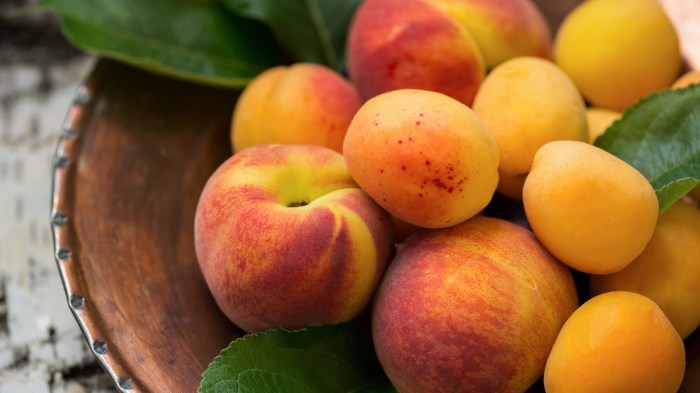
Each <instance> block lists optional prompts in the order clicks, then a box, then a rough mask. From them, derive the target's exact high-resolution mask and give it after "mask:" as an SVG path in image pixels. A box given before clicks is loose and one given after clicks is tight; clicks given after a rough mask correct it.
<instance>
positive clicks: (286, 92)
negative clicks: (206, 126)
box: [231, 63, 360, 152]
mask: <svg viewBox="0 0 700 393" xmlns="http://www.w3.org/2000/svg"><path fill="white" fill-rule="evenodd" d="M359 107H360V97H359V95H358V93H357V90H356V89H355V87H354V86H353V85H352V84H351V83H350V82H349V81H348V80H346V79H345V78H343V77H342V76H341V75H340V74H338V73H336V72H334V71H332V70H331V69H329V68H326V67H324V66H321V65H317V64H307V63H298V64H294V65H291V66H289V67H286V66H278V67H273V68H271V69H269V70H267V71H265V72H263V73H262V74H260V75H258V76H257V77H256V78H255V79H253V81H251V83H250V84H249V85H248V86H247V87H246V89H245V90H244V91H243V93H242V94H241V96H240V98H239V99H238V101H237V103H236V107H235V108H234V112H233V118H232V121H231V145H232V147H233V151H234V152H238V151H240V150H243V149H245V148H247V147H251V146H255V145H260V144H269V143H276V144H313V145H320V146H325V147H328V148H330V149H333V150H335V151H337V152H340V151H341V149H342V146H343V138H345V130H347V127H348V125H349V124H350V121H351V120H352V117H353V116H354V115H355V112H356V111H357V109H358V108H359Z"/></svg>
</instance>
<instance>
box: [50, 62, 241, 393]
mask: <svg viewBox="0 0 700 393" xmlns="http://www.w3.org/2000/svg"><path fill="white" fill-rule="evenodd" d="M234 94H235V93H234V92H231V91H226V90H218V89H214V88H208V87H202V86H197V85H193V84H187V83H183V82H178V81H174V80H171V79H167V78H162V77H157V76H154V75H151V74H148V73H145V72H142V71H138V70H136V69H133V68H130V67H127V66H124V65H121V64H118V63H114V62H111V61H105V60H101V61H99V62H98V64H97V65H96V67H95V69H94V70H93V71H92V73H91V74H90V76H89V77H88V79H87V80H86V82H85V84H84V85H83V86H82V87H81V88H80V89H79V90H78V93H77V95H76V98H75V102H74V104H73V106H72V107H71V108H70V110H69V112H68V116H67V119H66V122H65V126H64V128H63V131H62V134H61V139H60V141H59V144H58V148H57V153H56V159H55V172H54V191H53V207H52V224H53V232H54V236H55V247H56V259H57V262H58V265H59V270H60V272H61V275H62V279H63V282H64V285H65V289H66V292H67V296H68V300H69V304H70V308H71V310H72V312H73V313H74V315H75V317H76V319H77V320H78V323H79V324H80V326H81V328H82V330H83V333H84V334H85V337H86V338H87V340H88V342H89V344H90V346H91V347H92V350H93V352H94V354H95V356H96V357H97V359H98V360H99V362H100V363H101V364H102V366H103V367H104V368H105V370H106V371H107V372H108V373H109V374H110V375H111V376H112V378H113V379H114V381H115V384H116V385H117V386H118V387H119V388H120V389H121V390H122V391H128V392H153V393H161V392H172V393H175V392H194V391H196V388H197V385H198V383H199V380H200V378H201V373H202V372H203V371H204V370H205V369H206V367H207V365H208V364H209V362H211V361H212V360H213V358H214V357H215V356H216V355H217V354H218V353H219V351H220V350H221V349H223V348H224V347H225V346H226V345H228V344H229V342H230V341H231V340H232V339H234V338H235V337H237V336H240V335H241V334H242V332H241V331H240V330H238V329H237V328H235V327H234V326H233V325H232V324H231V323H230V322H229V321H228V320H227V319H226V318H225V317H224V315H223V314H222V313H221V312H220V311H219V310H218V308H217V306H216V304H215V303H214V300H213V298H212V297H211V295H210V294H209V291H208V289H207V287H206V284H205V282H204V279H203V277H202V276H201V273H200V272H199V267H198V266H197V261H196V258H195V253H194V244H193V222H194V211H195V206H196V203H197V199H198V198H199V193H200V191H201V189H202V187H203V186H204V183H205V181H206V180H207V178H208V177H209V175H210V174H211V173H212V172H213V171H214V169H216V167H217V166H218V165H219V164H220V163H221V162H223V160H225V159H226V158H227V157H228V156H229V155H230V154H231V152H230V148H229V147H228V136H227V135H228V126H229V121H230V114H231V110H232V108H233V105H234V103H235V98H236V97H235V95H234Z"/></svg>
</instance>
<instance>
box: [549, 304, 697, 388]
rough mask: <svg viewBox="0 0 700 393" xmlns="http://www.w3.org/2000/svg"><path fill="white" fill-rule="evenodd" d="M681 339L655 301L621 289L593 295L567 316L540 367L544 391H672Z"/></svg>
mask: <svg viewBox="0 0 700 393" xmlns="http://www.w3.org/2000/svg"><path fill="white" fill-rule="evenodd" d="M684 373H685V348H684V347H683V341H682V340H681V338H680V336H678V333H677V332H676V330H675V329H674V328H673V325H672V324H671V322H669V320H668V318H666V316H665V315H664V313H663V312H662V311H661V309H660V308H659V306H657V305H656V303H654V302H653V301H651V300H649V299H648V298H646V297H645V296H642V295H639V294H636V293H632V292H625V291H616V292H608V293H606V294H603V295H599V296H596V297H594V298H592V299H590V300H589V301H587V302H586V303H584V304H583V305H582V306H581V307H579V308H578V309H577V310H576V311H574V313H573V314H572V315H571V317H570V318H569V319H568V320H567V321H566V323H565V324H564V327H563V328H562V329H561V332H559V336H558V337H557V339H556V342H555V343H554V347H553V348H552V352H551V353H550V355H549V358H548V359H547V365H546V367H545V371H544V386H545V390H546V391H547V393H559V392H565V393H617V392H635V393H671V392H676V391H678V388H679V387H680V385H681V382H682V380H683V375H684Z"/></svg>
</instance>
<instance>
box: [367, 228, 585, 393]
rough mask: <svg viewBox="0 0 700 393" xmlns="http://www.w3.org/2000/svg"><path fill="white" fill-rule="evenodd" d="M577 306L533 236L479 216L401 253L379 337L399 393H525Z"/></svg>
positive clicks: (424, 236)
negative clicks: (560, 330) (565, 322)
mask: <svg viewBox="0 0 700 393" xmlns="http://www.w3.org/2000/svg"><path fill="white" fill-rule="evenodd" d="M577 305H578V299H577V296H576V289H575V287H574V282H573V279H572V276H571V273H570V272H569V270H568V269H567V268H566V267H565V266H564V265H563V264H561V263H560V262H559V261H557V260H556V259H554V257H553V256H552V255H551V254H550V253H549V252H547V250H545V249H544V248H543V247H542V246H541V245H540V243H539V242H538V241H537V239H536V238H535V237H534V236H533V234H532V232H530V231H528V230H527V229H524V228H522V227H519V226H517V225H515V224H512V223H509V222H507V221H504V220H500V219H495V218H490V217H485V216H479V217H474V218H472V219H470V220H468V221H466V222H463V223H462V224H459V225H456V226H453V227H450V228H444V229H434V230H426V231H422V232H419V233H417V234H416V235H414V236H412V237H410V238H409V239H407V240H406V241H405V242H404V243H403V244H402V245H400V246H399V248H398V251H397V255H396V257H395V258H394V260H393V261H392V262H391V264H390V265H389V268H388V269H387V273H386V275H385V276H384V278H383V280H382V283H381V284H380V286H379V289H378V291H377V295H376V301H375V305H374V309H373V313H372V335H373V340H374V343H375V347H376V350H377V355H378V357H379V360H380V362H381V364H382V366H383V367H384V370H385V371H386V372H387V375H388V376H389V379H390V380H391V382H392V383H393V384H394V385H395V386H396V388H397V389H398V390H399V391H400V392H402V393H411V392H420V393H423V392H436V393H439V392H523V391H525V390H526V389H527V388H528V387H529V386H530V385H532V384H533V383H534V382H535V381H536V380H537V379H538V378H539V377H540V376H541V375H542V372H543V371H544V365H545V361H546V360H547V356H548V354H549V351H550V349H551V347H552V344H553V343H554V340H555V338H556V336H557V334H558V332H559V329H560V328H561V326H562V325H563V324H564V321H565V320H566V319H567V318H568V317H569V315H570V314H571V313H572V312H573V311H574V309H575V308H576V307H577Z"/></svg>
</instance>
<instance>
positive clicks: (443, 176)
mask: <svg viewBox="0 0 700 393" xmlns="http://www.w3.org/2000/svg"><path fill="white" fill-rule="evenodd" d="M343 155H344V156H345V160H346V161H347V164H348V168H349V169H350V174H351V175H352V177H353V178H354V179H355V181H357V183H358V184H359V185H360V187H362V189H363V190H365V191H366V192H367V194H369V195H370V196H371V197H372V198H373V199H374V200H375V201H376V202H377V203H378V204H379V205H381V206H382V207H383V208H384V209H386V210H388V211H389V212H390V213H391V214H392V215H394V216H396V217H397V218H398V219H400V220H403V221H406V222H408V223H409V224H413V225H417V226H420V227H425V228H440V227H446V226H451V225H455V224H458V223H460V222H462V221H464V220H466V219H468V218H470V217H472V216H474V215H475V214H477V213H478V212H479V211H481V210H482V209H483V208H484V207H486V205H488V203H489V201H490V200H491V197H492V196H493V193H494V192H495V189H496V185H497V184H498V170H497V168H498V148H497V147H496V142H495V141H494V139H493V137H492V136H491V134H490V133H489V132H488V131H487V130H486V128H484V125H483V123H482V122H481V121H480V120H479V119H478V117H477V116H476V115H475V114H474V112H473V111H472V110H471V109H469V107H467V106H465V105H464V104H462V103H460V102H459V101H457V100H455V99H452V98H450V97H448V96H446V95H444V94H440V93H436V92H430V91H425V90H410V89H403V90H395V91H392V92H388V93H384V94H381V95H378V96H376V97H374V98H372V99H370V100H369V101H367V102H366V103H365V104H363V105H362V107H360V109H359V110H358V111H357V114H356V115H355V117H354V118H353V120H352V122H351V123H350V127H348V131H347V134H346V136H345V142H344V144H343Z"/></svg>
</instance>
